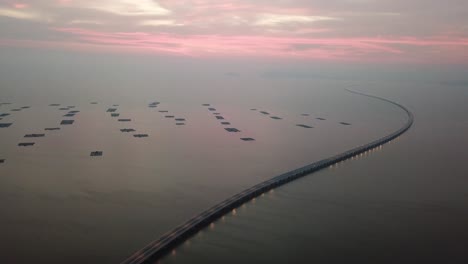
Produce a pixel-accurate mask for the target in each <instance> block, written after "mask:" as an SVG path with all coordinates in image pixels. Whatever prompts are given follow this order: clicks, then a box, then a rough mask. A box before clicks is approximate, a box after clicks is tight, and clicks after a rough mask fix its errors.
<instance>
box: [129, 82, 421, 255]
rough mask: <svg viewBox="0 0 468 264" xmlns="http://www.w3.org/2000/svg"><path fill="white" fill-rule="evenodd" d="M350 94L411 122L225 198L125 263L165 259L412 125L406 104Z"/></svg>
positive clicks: (401, 132) (388, 139)
mask: <svg viewBox="0 0 468 264" xmlns="http://www.w3.org/2000/svg"><path fill="white" fill-rule="evenodd" d="M346 90H347V91H348V92H351V93H354V94H359V95H363V96H367V97H372V98H375V99H378V100H382V101H385V102H388V103H391V104H393V105H395V106H397V107H399V108H401V109H403V110H404V111H405V112H406V114H407V115H408V120H407V122H406V124H405V125H404V126H403V127H401V128H400V129H398V130H396V131H395V132H393V133H391V134H389V135H387V136H384V137H382V138H380V139H378V140H375V141H372V142H370V143H368V144H365V145H361V146H358V147H355V148H353V149H351V150H348V151H346V152H343V153H341V154H338V155H335V156H333V157H330V158H327V159H323V160H320V161H317V162H314V163H312V164H309V165H307V166H304V167H301V168H298V169H295V170H292V171H289V172H286V173H284V174H281V175H279V176H276V177H274V178H272V179H270V180H267V181H264V182H262V183H259V184H257V185H255V186H252V187H250V188H249V189H246V190H244V191H242V192H240V193H238V194H236V195H234V196H232V197H231V198H229V199H226V200H224V201H222V202H220V203H219V204H217V205H215V206H213V207H211V208H209V209H208V210H206V211H204V212H202V213H200V214H199V215H197V216H195V217H193V218H191V219H190V220H188V221H187V222H185V223H183V224H182V225H180V226H178V227H176V228H175V229H173V230H171V231H169V232H168V233H166V234H165V235H163V236H161V237H160V238H159V239H158V240H155V241H153V242H151V243H150V244H148V245H147V246H145V247H144V248H142V249H141V250H139V251H137V252H135V253H134V254H133V255H132V256H130V257H129V258H127V259H126V260H125V261H123V262H122V264H149V263H154V262H155V261H156V260H158V259H160V258H161V257H162V256H164V255H165V254H167V253H168V252H170V251H171V250H172V249H174V248H175V247H176V246H178V245H179V244H181V243H182V242H184V241H185V240H186V239H188V238H189V237H190V236H192V235H194V234H195V233H197V232H198V231H200V230H201V229H203V228H205V227H206V226H208V225H209V224H210V223H212V222H214V221H215V220H217V219H218V218H220V217H222V216H223V215H225V214H227V213H229V212H231V211H232V210H233V209H235V208H237V207H239V206H241V205H242V204H244V203H246V202H247V201H249V200H251V199H253V198H255V197H257V196H259V195H261V194H263V193H265V192H267V191H269V190H271V189H273V188H276V187H278V186H281V185H283V184H286V183H288V182H290V181H293V180H295V179H298V178H301V177H304V176H306V175H308V174H311V173H314V172H316V171H319V170H321V169H324V168H326V167H329V166H331V165H333V164H335V163H338V162H340V161H344V160H346V159H350V158H352V157H354V156H357V155H359V154H362V153H365V152H367V151H369V150H371V149H374V148H376V147H379V146H381V145H383V144H385V143H387V142H389V141H391V140H393V139H395V138H396V137H398V136H400V135H401V134H403V133H405V132H406V131H407V130H408V129H409V128H410V127H411V125H412V124H413V119H414V118H413V114H412V113H411V111H409V110H408V109H407V108H406V107H404V106H403V105H401V104H399V103H396V102H393V101H390V100H388V99H385V98H382V97H378V96H373V95H368V94H364V93H360V92H356V91H352V90H348V89H346Z"/></svg>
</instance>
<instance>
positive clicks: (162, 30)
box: [0, 0, 468, 65]
mask: <svg viewBox="0 0 468 264" xmlns="http://www.w3.org/2000/svg"><path fill="white" fill-rule="evenodd" d="M8 47H22V48H27V49H32V50H39V51H40V50H42V49H59V50H71V51H76V52H87V53H96V52H98V53H119V54H121V53H128V54H132V53H140V54H148V55H149V56H151V55H164V56H178V57H195V58H223V59H230V58H269V59H271V58H272V59H280V60H287V61H333V62H358V63H363V62H364V63H366V62H372V63H395V62H397V63H409V64H415V63H416V64H434V63H444V64H464V65H465V64H468V1H466V0H446V1H440V0H326V1H325V0H322V1H317V0H255V1H254V0H251V1H247V0H232V1H225V0H158V1H156V0H154V1H153V0H24V1H19V0H0V51H1V50H2V49H5V48H8Z"/></svg>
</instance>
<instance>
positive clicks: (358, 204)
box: [0, 65, 468, 263]
mask: <svg viewBox="0 0 468 264" xmlns="http://www.w3.org/2000/svg"><path fill="white" fill-rule="evenodd" d="M65 66H66V65H55V66H54V67H56V68H52V69H48V70H47V71H41V70H38V71H37V72H36V71H30V72H28V73H23V74H20V73H18V72H17V71H15V69H18V67H19V66H18V65H16V66H14V67H13V66H12V67H10V68H8V69H3V70H2V81H1V89H2V90H1V94H0V103H2V102H3V103H11V104H3V105H1V106H0V114H2V113H8V114H10V115H8V116H4V117H2V120H0V123H12V125H11V126H10V127H8V128H0V159H5V162H4V163H2V164H0V175H1V176H0V210H1V212H2V214H1V215H2V216H1V217H0V233H1V237H2V239H1V241H0V262H1V263H32V262H34V263H118V262H120V261H122V260H123V259H125V258H126V257H127V256H129V255H130V254H132V253H133V252H134V251H136V250H138V249H139V248H141V247H142V246H144V245H145V244H147V243H148V242H150V241H152V240H154V239H156V238H158V237H159V236H160V235H162V234H163V233H165V232H166V231H168V230H170V229H171V228H173V227H175V226H177V225H178V224H180V223H182V222H183V221H185V220H187V219H188V218H190V217H191V216H193V215H195V214H197V213H199V212H201V211H202V210H204V209H206V208H208V207H210V206H212V205H214V204H216V203H217V202H219V201H221V200H223V199H225V198H227V197H229V196H231V195H233V194H235V193H237V192H239V191H241V190H243V189H245V188H248V187H250V186H252V185H254V184H256V183H258V182H260V181H263V180H266V179H269V178H271V177H273V176H276V175H278V174H281V173H283V172H285V171H288V170H291V169H294V168H296V167H299V166H303V165H306V164H308V163H311V162H313V161H316V160H318V159H321V158H325V157H328V156H331V155H334V154H337V153H339V152H342V151H344V150H347V149H349V148H352V147H354V146H356V145H358V144H364V143H367V142H369V141H371V140H374V139H377V138H379V137H381V136H382V135H385V134H387V133H390V132H392V131H393V130H395V129H398V128H399V126H400V125H402V124H403V123H404V122H405V118H406V116H405V115H404V112H402V111H401V110H399V109H397V108H395V107H394V106H392V105H389V104H386V103H383V102H381V101H377V100H373V99H370V98H366V97H362V96H359V95H355V94H351V93H348V92H346V91H344V88H353V89H355V90H359V91H362V92H368V93H372V94H376V95H380V96H384V97H387V98H389V99H394V100H396V101H398V102H401V103H402V104H404V105H406V106H408V107H409V108H410V109H411V110H412V111H413V112H414V113H415V115H416V124H415V126H414V128H413V129H412V130H411V131H410V132H409V133H407V134H405V135H404V136H403V137H401V138H400V139H399V140H397V141H396V142H394V143H392V144H390V145H388V146H387V147H385V148H384V149H383V150H381V151H379V152H376V153H373V154H372V155H369V156H367V157H365V158H362V159H360V160H356V161H352V162H346V163H343V164H342V165H340V166H338V167H337V168H335V169H332V170H327V171H323V172H320V173H317V174H315V175H311V176H308V177H306V178H304V179H302V180H299V181H297V182H294V183H291V184H289V185H287V186H285V187H282V188H279V189H277V190H275V191H274V192H272V193H270V194H268V195H266V196H265V197H263V198H260V199H257V200H256V201H255V203H253V202H252V203H249V204H248V205H246V206H245V207H242V208H241V209H239V210H238V211H237V214H236V215H235V216H229V217H226V218H225V219H224V220H223V221H222V222H218V223H216V224H215V226H214V228H212V229H210V230H207V231H204V232H202V233H201V234H200V235H198V236H196V237H195V238H193V239H191V240H190V242H189V243H187V244H185V245H183V246H181V247H180V248H179V249H177V250H176V252H175V255H174V256H170V257H168V258H166V259H165V260H163V263H218V262H224V263H226V262H232V263H241V262H252V261H253V262H262V263H263V262H270V263H271V262H287V261H293V260H294V261H299V260H302V259H304V258H308V259H310V260H311V262H322V263H324V262H325V263H329V261H328V260H330V262H332V261H335V262H336V261H337V262H343V261H347V260H348V259H349V258H351V259H352V258H354V259H359V260H376V261H379V262H382V260H387V259H390V260H396V261H397V260H400V258H399V257H401V256H403V255H404V254H406V253H414V254H415V255H414V256H423V255H422V253H421V252H423V251H424V252H425V251H426V249H428V248H429V249H432V250H434V249H440V250H441V252H445V253H447V254H442V253H441V254H440V256H447V257H448V256H450V254H449V253H453V254H455V255H456V254H459V255H463V254H466V253H465V252H464V250H462V249H464V248H466V247H463V246H466V245H467V244H468V226H467V225H466V223H467V222H468V221H467V220H468V212H467V208H468V206H467V205H468V204H467V203H468V198H467V197H468V196H467V194H468V191H467V190H468V189H467V188H466V186H467V184H468V178H467V177H466V172H467V170H466V166H465V165H464V164H463V161H466V160H467V153H466V150H465V149H464V147H463V146H465V147H466V135H465V134H466V131H467V122H466V113H467V110H468V109H467V105H466V98H467V91H466V88H464V87H461V86H458V85H446V86H442V85H435V84H431V83H429V84H428V83H417V82H384V81H380V82H377V81H366V82H364V81H361V82H358V81H355V80H353V79H352V78H349V79H346V78H344V79H339V80H329V79H326V78H273V77H271V76H269V75H259V74H244V73H224V72H221V73H213V75H209V74H204V75H203V74H184V75H183V76H180V75H178V74H168V73H167V72H164V71H162V72H160V71H157V70H155V71H154V72H152V71H150V70H148V69H146V70H145V72H144V73H135V72H138V71H137V70H135V72H132V74H118V73H121V72H125V71H126V70H128V69H118V70H116V69H102V68H100V69H87V70H83V69H81V70H83V71H82V72H80V71H77V72H73V73H71V72H69V71H67V70H66V69H65V68H64V67H65ZM154 101H157V102H160V104H159V105H158V106H157V107H156V108H150V107H148V104H149V103H151V102H154ZM91 102H96V103H97V104H91ZM205 103H207V104H210V107H213V108H215V109H216V110H215V111H209V110H208V109H207V108H208V107H207V106H202V104H205ZM50 104H60V106H50ZM113 105H116V106H113ZM25 106H27V107H29V108H23V109H22V108H21V107H25ZM68 106H74V107H73V108H70V109H69V110H59V109H60V108H62V107H68ZM108 108H117V110H116V113H119V114H120V116H119V117H111V114H110V113H109V112H106V111H107V109H108ZM13 109H22V110H21V111H12V110H13ZM251 109H257V110H251ZM69 111H79V112H78V113H77V114H76V115H75V116H74V117H64V115H65V114H66V113H68V112H69ZM159 111H168V112H162V113H161V112H159ZM259 111H266V112H268V113H270V115H265V114H262V113H260V112H259ZM214 113H219V115H220V116H222V117H223V118H224V120H218V119H216V118H215V114H214ZM302 114H308V116H304V115H302ZM166 115H171V116H172V115H173V116H174V117H175V118H184V119H185V121H184V123H185V125H176V121H175V120H174V119H173V118H167V117H165V116H166ZM271 116H278V117H280V118H281V119H278V120H276V119H272V118H271ZM119 118H128V119H131V121H130V122H119V121H118V119H119ZM317 118H323V119H325V120H319V119H317ZM64 119H72V120H74V123H73V124H71V125H60V122H61V120H64ZM221 121H225V122H230V123H231V124H230V125H222V124H221V123H220V122H221ZM340 122H347V123H350V124H351V125H342V124H340ZM297 124H305V125H308V126H312V127H313V128H302V127H298V126H296V125H297ZM49 127H59V128H60V130H56V131H45V130H44V129H45V128H49ZM225 127H232V128H237V129H239V130H240V132H237V133H230V132H227V131H226V130H225V129H224V128H225ZM123 128H132V129H135V130H136V132H135V133H144V134H148V137H147V138H135V137H133V133H123V132H121V131H120V129H123ZM30 133H45V137H40V138H24V136H25V135H26V134H30ZM243 137H251V138H254V139H255V141H242V140H240V138H243ZM21 142H34V143H35V145H34V146H31V147H19V146H18V143H21ZM92 151H103V156H102V157H90V153H91V152H92ZM430 253H431V252H429V253H428V254H430ZM464 256H466V255H464ZM386 257H388V258H386Z"/></svg>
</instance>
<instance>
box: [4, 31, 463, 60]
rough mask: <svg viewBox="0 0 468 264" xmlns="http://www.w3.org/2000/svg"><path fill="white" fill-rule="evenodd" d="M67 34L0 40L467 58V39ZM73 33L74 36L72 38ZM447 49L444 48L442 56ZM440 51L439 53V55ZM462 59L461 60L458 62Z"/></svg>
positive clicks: (214, 52)
mask: <svg viewBox="0 0 468 264" xmlns="http://www.w3.org/2000/svg"><path fill="white" fill-rule="evenodd" d="M53 30H55V31H57V32H61V33H63V34H64V37H65V38H64V39H67V40H64V41H63V42H49V41H42V42H34V41H29V42H27V41H26V42H21V41H12V40H9V42H8V41H5V40H3V41H0V43H1V44H3V45H12V43H13V42H14V43H15V45H17V44H18V42H20V43H23V45H25V46H34V45H35V43H37V45H36V46H42V47H46V48H51V47H56V48H70V49H78V50H81V51H93V50H100V51H103V50H109V51H111V52H118V51H122V52H135V53H149V54H151V53H154V54H173V55H179V56H192V57H244V58H252V57H256V58H282V59H284V58H286V59H301V60H303V59H307V60H345V61H346V60H347V61H414V62H417V61H419V62H431V61H432V60H433V56H434V54H433V52H432V53H428V52H419V53H411V52H408V51H406V49H405V48H406V47H430V48H431V49H432V50H436V51H442V52H440V54H442V55H443V56H442V57H445V58H446V59H447V60H451V61H454V60H457V61H458V62H464V63H468V61H467V57H466V56H457V54H459V53H460V52H462V51H467V50H468V38H449V37H434V38H424V39H418V38H414V37H401V38H303V37H271V36H270V37H269V36H243V35H237V36H222V35H190V36H181V35H177V34H169V33H159V34H153V33H147V32H100V31H95V30H87V29H82V28H54V29H53ZM70 36H71V37H72V38H71V39H70ZM444 53H446V54H445V55H444ZM440 54H439V56H440ZM460 60H461V61H460Z"/></svg>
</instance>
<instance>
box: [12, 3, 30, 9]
mask: <svg viewBox="0 0 468 264" xmlns="http://www.w3.org/2000/svg"><path fill="white" fill-rule="evenodd" d="M13 7H14V8H16V9H24V8H28V7H29V5H28V4H25V3H14V4H13Z"/></svg>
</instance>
